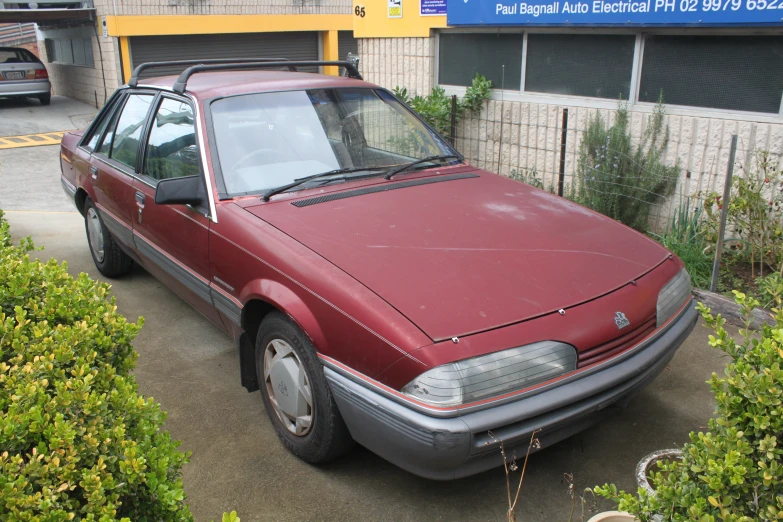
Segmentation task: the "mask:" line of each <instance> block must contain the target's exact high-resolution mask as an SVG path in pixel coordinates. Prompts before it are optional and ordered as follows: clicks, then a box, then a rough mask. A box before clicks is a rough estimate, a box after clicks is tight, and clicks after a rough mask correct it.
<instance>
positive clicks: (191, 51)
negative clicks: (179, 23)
mask: <svg viewBox="0 0 783 522" xmlns="http://www.w3.org/2000/svg"><path fill="white" fill-rule="evenodd" d="M130 54H131V63H132V65H133V67H136V66H137V65H139V64H141V63H145V62H166V61H171V60H201V59H208V58H266V57H269V58H288V59H289V60H318V33H317V32H286V33H239V34H197V35H193V34H187V35H168V36H132V37H131V38H130ZM182 69H184V67H164V68H159V69H154V70H152V71H148V72H145V73H143V74H142V75H141V77H142V78H145V77H150V76H165V75H168V74H178V73H180V72H181V71H182ZM302 70H304V69H302Z"/></svg>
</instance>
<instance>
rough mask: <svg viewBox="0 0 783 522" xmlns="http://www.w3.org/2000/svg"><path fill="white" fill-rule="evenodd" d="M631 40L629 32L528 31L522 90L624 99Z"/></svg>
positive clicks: (627, 89) (630, 65)
mask: <svg viewBox="0 0 783 522" xmlns="http://www.w3.org/2000/svg"><path fill="white" fill-rule="evenodd" d="M635 41H636V37H635V36H631V35H593V34H589V35H587V34H586V35H581V34H528V35H527V68H526V70H525V90H526V91H529V92H546V93H550V94H568V95H572V96H590V97H593V98H612V99H618V98H622V99H623V100H627V99H628V96H629V94H630V90H631V70H632V69H633V48H634V43H635Z"/></svg>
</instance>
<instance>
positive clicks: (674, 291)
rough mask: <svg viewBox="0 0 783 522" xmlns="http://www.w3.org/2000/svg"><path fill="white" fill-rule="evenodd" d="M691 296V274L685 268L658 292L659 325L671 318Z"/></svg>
mask: <svg viewBox="0 0 783 522" xmlns="http://www.w3.org/2000/svg"><path fill="white" fill-rule="evenodd" d="M690 296H691V276H690V274H688V271H687V270H685V269H684V268H683V269H682V270H680V271H679V272H678V273H677V275H676V276H674V277H672V278H671V280H669V282H668V283H666V284H665V285H664V286H663V288H661V291H660V292H658V307H657V321H656V322H657V326H661V325H662V324H663V323H665V322H666V321H668V320H669V319H671V317H672V316H673V315H674V313H675V312H676V311H677V310H679V308H680V307H681V306H682V303H684V302H685V300H686V299H689V298H690Z"/></svg>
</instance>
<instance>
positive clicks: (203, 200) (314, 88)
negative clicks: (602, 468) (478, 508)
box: [61, 61, 696, 479]
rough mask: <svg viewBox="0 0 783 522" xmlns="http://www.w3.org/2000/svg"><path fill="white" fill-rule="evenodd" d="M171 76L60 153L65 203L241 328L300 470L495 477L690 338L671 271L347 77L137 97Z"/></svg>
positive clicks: (103, 242)
mask: <svg viewBox="0 0 783 522" xmlns="http://www.w3.org/2000/svg"><path fill="white" fill-rule="evenodd" d="M158 65H160V64H145V66H142V67H140V68H139V69H137V71H135V72H134V77H133V78H132V79H131V81H130V82H129V85H126V86H123V87H121V88H120V89H119V90H117V92H116V93H115V94H114V95H113V96H112V98H111V99H110V100H109V102H108V103H107V104H106V106H105V107H104V109H103V110H102V111H101V112H100V113H99V114H98V116H97V117H96V118H95V121H93V123H92V124H91V125H90V127H89V128H88V129H87V130H86V131H79V132H72V133H68V134H66V135H65V136H64V138H63V142H62V153H61V158H62V169H63V175H62V183H63V186H64V188H65V191H66V192H67V193H68V195H69V196H70V197H71V198H72V199H73V201H74V203H75V204H76V207H77V208H78V209H79V211H80V212H81V213H82V214H83V215H84V219H85V226H86V229H87V240H88V244H89V247H90V251H91V253H92V256H93V259H94V261H95V264H96V266H97V267H98V270H99V271H100V272H101V273H102V274H103V275H105V276H108V277H118V276H121V275H123V274H125V273H126V272H128V270H130V268H131V266H132V265H133V263H138V264H139V265H141V266H143V267H144V268H145V269H146V270H148V271H149V272H150V273H152V274H153V275H154V276H155V277H157V278H158V279H160V280H161V281H162V282H164V283H165V284H166V285H167V286H168V287H169V288H171V290H172V291H174V292H176V293H177V294H178V295H179V296H180V297H182V299H184V300H186V301H187V302H188V303H190V304H191V305H192V306H194V307H195V308H196V309H197V310H198V311H199V312H201V313H202V314H203V315H204V316H205V317H206V318H207V319H209V320H210V321H212V322H213V323H214V324H215V325H217V326H218V327H219V328H222V329H224V330H226V332H227V333H228V334H229V335H231V336H232V337H233V339H234V340H235V341H236V342H237V345H238V351H239V360H240V363H241V376H240V377H241V382H242V385H243V386H245V387H246V388H247V389H248V390H249V391H255V390H259V389H260V391H261V397H262V399H263V401H264V405H265V407H266V410H267V413H268V414H269V417H270V419H271V422H272V423H273V424H274V427H275V429H276V431H277V433H278V435H279V436H280V440H281V441H282V442H283V444H284V445H285V446H286V447H287V448H288V449H289V450H291V451H292V452H293V453H294V454H296V455H297V456H299V457H301V458H302V459H304V460H306V461H308V462H313V463H318V462H324V461H327V460H329V459H333V458H335V457H337V456H339V455H340V454H342V453H344V452H345V451H346V450H347V449H348V448H350V446H351V444H352V443H353V441H356V442H359V443H360V444H362V445H364V446H366V447H367V448H369V449H370V450H372V451H374V452H375V453H377V454H378V455H381V456H382V457H383V458H385V459H387V460H389V461H391V462H393V463H395V464H397V465H398V466H400V467H402V468H404V469H406V470H409V471H410V472H412V473H415V474H417V475H421V476H424V477H429V478H434V479H453V478H457V477H463V476H466V475H470V474H473V473H477V472H480V471H483V470H486V469H488V468H490V467H493V466H496V465H498V464H500V463H501V462H502V460H501V456H500V452H499V450H498V439H500V440H503V441H504V442H505V445H506V448H508V449H509V450H510V451H508V453H509V454H512V453H514V451H513V448H514V447H516V446H521V448H520V450H519V451H518V452H517V453H519V452H520V451H523V450H524V449H525V448H527V444H528V441H529V439H530V435H531V433H532V432H533V431H534V430H540V434H539V437H538V438H539V440H540V443H541V445H542V447H546V446H548V445H551V444H553V443H555V442H557V441H559V440H562V439H563V438H565V437H568V436H570V435H571V434H573V433H575V432H577V431H578V430H580V429H583V428H584V427H586V426H588V425H589V424H590V423H592V422H595V421H596V420H599V419H600V418H602V413H606V412H607V411H608V410H610V409H612V408H613V407H615V406H619V405H624V404H625V403H626V402H627V401H628V399H629V397H631V395H632V394H634V393H635V392H637V391H639V390H640V389H641V388H643V387H644V386H645V385H647V384H648V383H649V382H650V381H651V380H653V379H654V378H655V376H656V375H657V374H658V373H659V372H660V371H661V370H662V369H663V368H664V367H665V366H666V364H667V363H668V362H669V361H670V360H671V358H672V357H673V355H674V353H675V351H676V349H677V348H678V347H679V345H680V344H681V343H682V341H683V340H684V339H685V338H686V337H687V335H688V334H689V333H690V331H691V329H692V328H693V326H694V324H695V322H696V312H695V310H694V308H693V306H692V299H691V286H690V277H689V276H688V273H687V272H686V271H685V269H684V268H683V264H682V262H681V261H680V260H679V259H678V258H676V257H675V256H673V255H672V254H671V253H670V252H668V251H667V250H665V249H664V248H663V247H661V246H660V245H659V244H657V243H655V242H654V241H651V240H650V239H648V238H646V237H644V236H643V235H641V234H638V233H636V232H635V231H633V230H631V229H629V228H627V227H625V226H623V225H621V224H619V223H617V222H615V221H613V220H611V219H609V218H606V217H604V216H602V215H600V214H596V213H595V212H592V211H590V210H587V209H585V208H583V207H581V206H579V205H576V204H574V203H572V202H570V201H568V200H566V199H563V198H560V197H557V196H554V195H552V194H548V193H547V192H544V191H541V190H537V189H535V188H532V187H530V186H528V185H525V184H523V183H519V182H517V181H513V180H510V179H507V178H505V177H502V176H498V175H495V174H492V173H490V172H487V171H484V170H481V169H477V168H475V167H472V166H471V165H469V164H467V163H466V162H465V161H464V160H463V158H462V156H461V155H460V154H459V153H458V152H457V151H456V150H454V149H453V148H452V147H451V146H450V145H449V144H448V143H447V142H446V141H444V140H443V138H441V137H440V136H439V135H438V134H437V133H436V132H435V131H433V130H432V129H431V128H430V127H429V126H428V125H427V124H426V123H424V122H423V121H422V120H421V119H419V117H417V116H416V114H414V113H413V112H412V111H411V110H410V109H408V108H407V107H406V106H405V105H404V104H402V103H401V102H400V101H399V100H398V99H396V98H395V97H394V95H392V94H391V93H390V92H389V91H387V90H385V89H382V88H380V87H378V86H376V85H372V84H369V83H366V82H364V81H362V80H361V76H359V74H358V72H357V71H356V69H355V68H354V67H353V66H352V65H350V64H347V63H344V62H340V63H339V65H340V66H342V67H345V68H346V69H347V70H348V72H349V75H348V76H347V77H337V76H324V75H319V74H314V73H307V72H297V71H296V68H297V67H303V66H314V65H337V63H335V62H331V63H326V62H318V63H315V62H307V63H303V62H271V63H269V62H261V61H256V62H251V63H232V64H223V65H220V64H206V65H194V66H191V67H190V68H188V69H186V70H185V72H183V73H182V74H181V75H180V76H179V77H177V76H168V77H160V78H152V79H147V80H142V81H139V80H138V79H137V77H138V75H139V73H140V72H141V69H144V68H146V69H149V68H151V67H155V66H158ZM179 65H189V64H186V63H179ZM190 65H192V64H190ZM283 69H284V70H283ZM489 432H492V435H490V434H489Z"/></svg>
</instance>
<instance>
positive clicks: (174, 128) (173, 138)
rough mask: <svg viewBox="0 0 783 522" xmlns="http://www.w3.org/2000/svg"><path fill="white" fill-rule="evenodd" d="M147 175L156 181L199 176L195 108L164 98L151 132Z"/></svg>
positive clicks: (145, 164)
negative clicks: (194, 118)
mask: <svg viewBox="0 0 783 522" xmlns="http://www.w3.org/2000/svg"><path fill="white" fill-rule="evenodd" d="M146 154H147V156H146V158H145V160H144V174H146V175H147V176H149V177H151V178H154V179H158V180H160V179H168V178H180V177H184V176H195V175H197V174H198V173H199V163H198V148H197V147H196V128H195V127H194V125H193V109H192V108H191V106H190V105H188V104H187V103H184V102H181V101H177V100H172V99H171V98H164V99H163V101H162V102H161V104H160V108H159V109H158V113H157V114H156V115H155V120H154V121H153V122H152V128H151V129H150V139H149V144H148V145H147V152H146Z"/></svg>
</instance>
